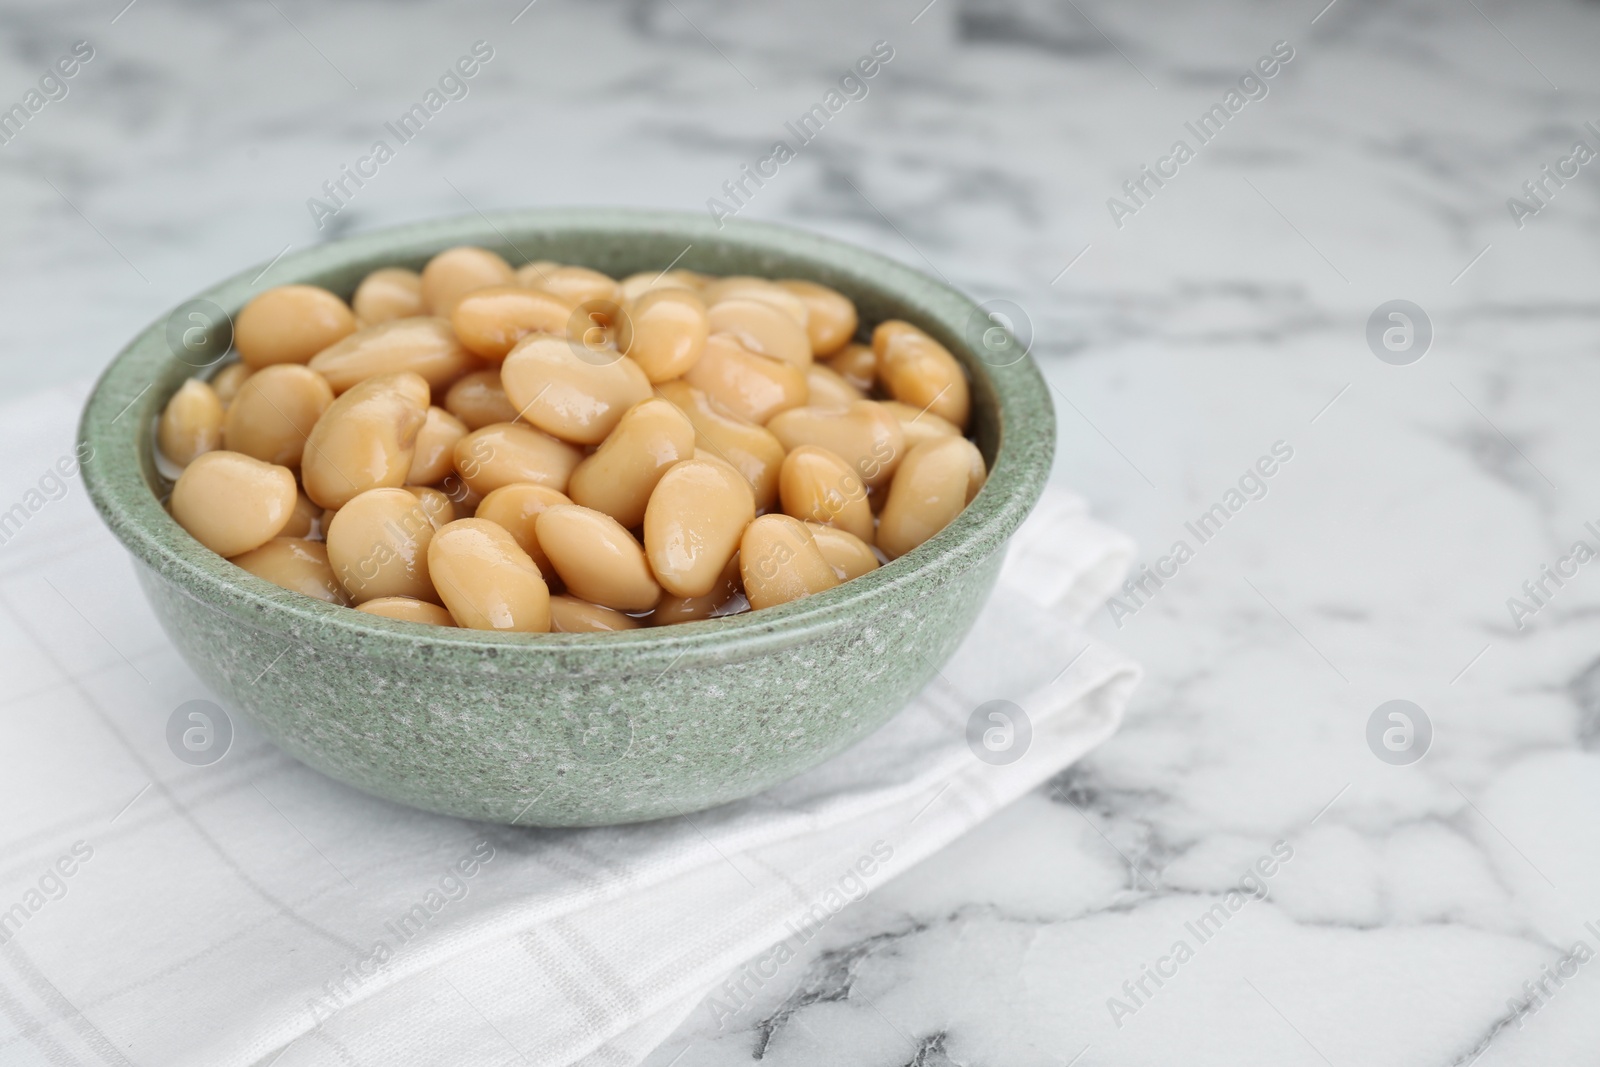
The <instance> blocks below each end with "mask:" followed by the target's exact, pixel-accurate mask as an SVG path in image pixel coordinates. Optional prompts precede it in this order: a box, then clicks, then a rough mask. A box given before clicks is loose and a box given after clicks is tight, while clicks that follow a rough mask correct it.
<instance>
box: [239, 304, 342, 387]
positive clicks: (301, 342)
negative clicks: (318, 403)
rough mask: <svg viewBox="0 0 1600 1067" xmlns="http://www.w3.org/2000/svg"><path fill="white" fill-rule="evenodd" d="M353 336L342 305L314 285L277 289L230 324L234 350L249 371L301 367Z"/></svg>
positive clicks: (248, 305) (241, 313) (242, 311)
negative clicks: (278, 365)
mask: <svg viewBox="0 0 1600 1067" xmlns="http://www.w3.org/2000/svg"><path fill="white" fill-rule="evenodd" d="M355 330H356V317H355V315H354V313H352V312H351V310H350V308H349V307H347V306H346V305H345V302H344V301H343V300H340V299H339V298H338V297H337V296H334V295H333V294H332V293H330V292H328V290H326V289H319V288H318V287H317V286H314V285H280V286H278V287H277V288H275V289H268V290H267V291H266V292H264V293H261V294H260V295H259V296H257V297H255V298H254V299H253V300H251V301H250V302H249V303H248V304H246V305H245V306H244V309H243V310H241V311H240V312H239V315H238V317H237V318H236V319H235V320H234V323H233V346H234V348H236V349H238V350H239V358H240V359H241V360H243V361H244V362H245V364H246V365H247V366H249V367H250V368H251V369H252V370H259V369H260V368H262V367H266V366H270V365H271V364H274V363H304V362H306V361H307V360H309V359H310V358H311V357H312V356H314V355H316V354H317V353H318V352H321V351H322V350H323V349H324V348H327V347H328V346H329V345H331V344H334V343H335V342H337V341H340V340H342V339H343V338H345V337H348V336H349V335H350V334H352V333H354V332H355Z"/></svg>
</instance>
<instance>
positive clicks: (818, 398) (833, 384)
mask: <svg viewBox="0 0 1600 1067" xmlns="http://www.w3.org/2000/svg"><path fill="white" fill-rule="evenodd" d="M806 395H807V399H806V406H807V407H818V408H842V407H847V406H849V405H850V404H854V403H855V402H856V401H857V400H865V399H866V398H867V394H865V393H863V392H862V391H861V390H860V389H857V388H856V387H855V386H853V385H851V384H850V382H849V381H848V380H847V379H846V378H845V377H844V375H842V374H840V373H839V372H838V371H836V370H834V369H833V368H832V367H830V366H828V365H827V364H826V363H813V364H811V366H809V367H807V368H806Z"/></svg>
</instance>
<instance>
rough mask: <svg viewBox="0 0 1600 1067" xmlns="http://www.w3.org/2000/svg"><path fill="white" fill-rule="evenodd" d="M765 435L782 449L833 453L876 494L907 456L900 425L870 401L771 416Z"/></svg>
mask: <svg viewBox="0 0 1600 1067" xmlns="http://www.w3.org/2000/svg"><path fill="white" fill-rule="evenodd" d="M767 429H769V430H771V431H772V434H773V436H774V437H776V438H777V439H778V440H779V441H781V442H782V443H783V447H784V448H787V449H795V448H799V447H800V446H801V445H817V446H819V447H822V448H826V449H827V450H828V451H830V452H833V453H836V454H837V455H838V456H840V457H841V458H842V459H843V460H844V461H845V462H846V463H847V464H849V465H850V468H851V469H852V470H854V471H855V472H856V474H857V475H858V476H859V477H860V478H861V480H862V481H863V482H865V483H866V484H867V485H868V486H871V487H872V488H874V489H877V488H880V487H881V486H884V485H887V484H888V482H889V479H890V478H892V477H893V476H894V472H895V468H896V467H898V466H899V465H900V460H901V457H902V456H904V455H905V443H906V442H905V431H904V430H903V429H901V427H900V420H899V419H896V418H895V417H894V415H893V414H892V413H891V412H889V411H886V410H885V409H884V407H883V405H882V404H879V403H877V402H876V401H872V400H857V401H854V402H853V403H851V404H849V405H848V406H846V407H842V408H823V407H803V408H795V409H794V410H792V411H785V412H783V413H782V414H780V415H777V416H775V417H774V418H773V419H772V420H771V421H770V422H768V423H767Z"/></svg>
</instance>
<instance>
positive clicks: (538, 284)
mask: <svg viewBox="0 0 1600 1067" xmlns="http://www.w3.org/2000/svg"><path fill="white" fill-rule="evenodd" d="M560 269H561V264H559V263H557V262H556V261H555V260H553V259H535V260H532V261H530V262H528V263H524V264H523V265H522V266H520V267H518V268H517V270H516V273H515V274H514V275H513V277H515V279H516V282H517V284H518V285H526V286H528V287H529V288H531V289H540V288H543V284H542V283H543V282H544V280H545V279H546V278H548V277H549V276H550V272H551V271H556V270H560Z"/></svg>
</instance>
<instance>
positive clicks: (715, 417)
mask: <svg viewBox="0 0 1600 1067" xmlns="http://www.w3.org/2000/svg"><path fill="white" fill-rule="evenodd" d="M656 391H657V392H658V393H659V394H660V395H661V396H662V397H663V398H665V399H667V400H670V401H671V402H672V403H673V404H675V405H676V406H677V408H678V410H679V411H682V412H683V413H684V414H685V415H687V416H688V417H689V421H690V422H691V423H693V424H694V431H695V445H696V447H698V448H702V449H704V450H705V451H707V452H709V453H711V454H712V455H714V456H716V457H717V458H718V459H721V460H723V461H724V462H726V463H729V464H732V465H733V467H734V469H735V470H737V471H738V472H739V473H740V474H742V475H744V479H745V481H747V482H749V483H750V489H751V491H752V492H753V493H754V494H755V501H756V508H757V509H758V510H761V511H765V510H766V509H768V508H770V507H772V505H773V504H774V503H776V502H777V499H778V469H779V468H780V467H781V466H782V465H783V453H784V449H783V445H782V444H781V443H780V442H779V441H778V439H777V438H776V437H774V436H773V435H772V433H771V432H770V431H768V430H767V429H765V428H764V427H761V426H757V425H755V424H754V423H752V422H747V421H745V420H744V419H741V418H739V417H737V416H735V415H734V414H732V413H731V412H729V411H728V410H727V409H725V408H723V407H722V406H721V405H719V404H717V403H716V402H714V401H713V400H712V399H711V398H710V397H708V396H706V394H704V393H702V392H701V391H700V390H698V389H696V388H694V387H693V386H691V385H689V384H687V383H686V382H666V383H664V384H662V385H660V386H658V387H657V388H656Z"/></svg>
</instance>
